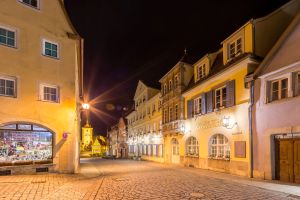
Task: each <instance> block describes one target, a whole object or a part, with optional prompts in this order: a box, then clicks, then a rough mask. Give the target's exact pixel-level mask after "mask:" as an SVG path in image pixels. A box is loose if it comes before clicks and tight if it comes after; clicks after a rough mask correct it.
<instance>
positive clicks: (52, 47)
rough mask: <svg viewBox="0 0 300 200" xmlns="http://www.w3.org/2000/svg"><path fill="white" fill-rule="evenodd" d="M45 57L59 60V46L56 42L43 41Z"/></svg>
mask: <svg viewBox="0 0 300 200" xmlns="http://www.w3.org/2000/svg"><path fill="white" fill-rule="evenodd" d="M43 55H44V56H49V57H53V58H59V55H58V44H57V43H55V42H50V41H47V40H43Z"/></svg>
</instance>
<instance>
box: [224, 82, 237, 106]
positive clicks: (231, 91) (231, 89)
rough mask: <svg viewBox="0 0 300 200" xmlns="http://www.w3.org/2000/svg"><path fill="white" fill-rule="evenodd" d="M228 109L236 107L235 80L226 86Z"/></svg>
mask: <svg viewBox="0 0 300 200" xmlns="http://www.w3.org/2000/svg"><path fill="white" fill-rule="evenodd" d="M226 93H227V94H226V107H231V106H234V105H235V80H232V81H229V82H228V83H227V84H226Z"/></svg>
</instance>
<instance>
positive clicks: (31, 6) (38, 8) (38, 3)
mask: <svg viewBox="0 0 300 200" xmlns="http://www.w3.org/2000/svg"><path fill="white" fill-rule="evenodd" d="M17 1H18V2H20V3H22V4H24V5H26V6H28V7H30V8H34V9H36V10H40V5H41V2H40V0H36V1H37V7H34V6H33V5H31V4H28V3H25V2H24V0H17Z"/></svg>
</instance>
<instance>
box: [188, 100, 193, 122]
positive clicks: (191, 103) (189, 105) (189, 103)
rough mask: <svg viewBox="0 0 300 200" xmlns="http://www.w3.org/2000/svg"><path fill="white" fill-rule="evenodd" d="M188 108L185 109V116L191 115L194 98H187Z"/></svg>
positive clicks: (190, 116)
mask: <svg viewBox="0 0 300 200" xmlns="http://www.w3.org/2000/svg"><path fill="white" fill-rule="evenodd" d="M187 103H188V105H187V106H188V110H187V118H192V117H193V108H194V99H190V100H188V102H187Z"/></svg>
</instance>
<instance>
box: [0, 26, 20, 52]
mask: <svg viewBox="0 0 300 200" xmlns="http://www.w3.org/2000/svg"><path fill="white" fill-rule="evenodd" d="M0 44H2V45H5V46H9V47H16V31H13V30H8V29H5V28H3V27H0Z"/></svg>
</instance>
